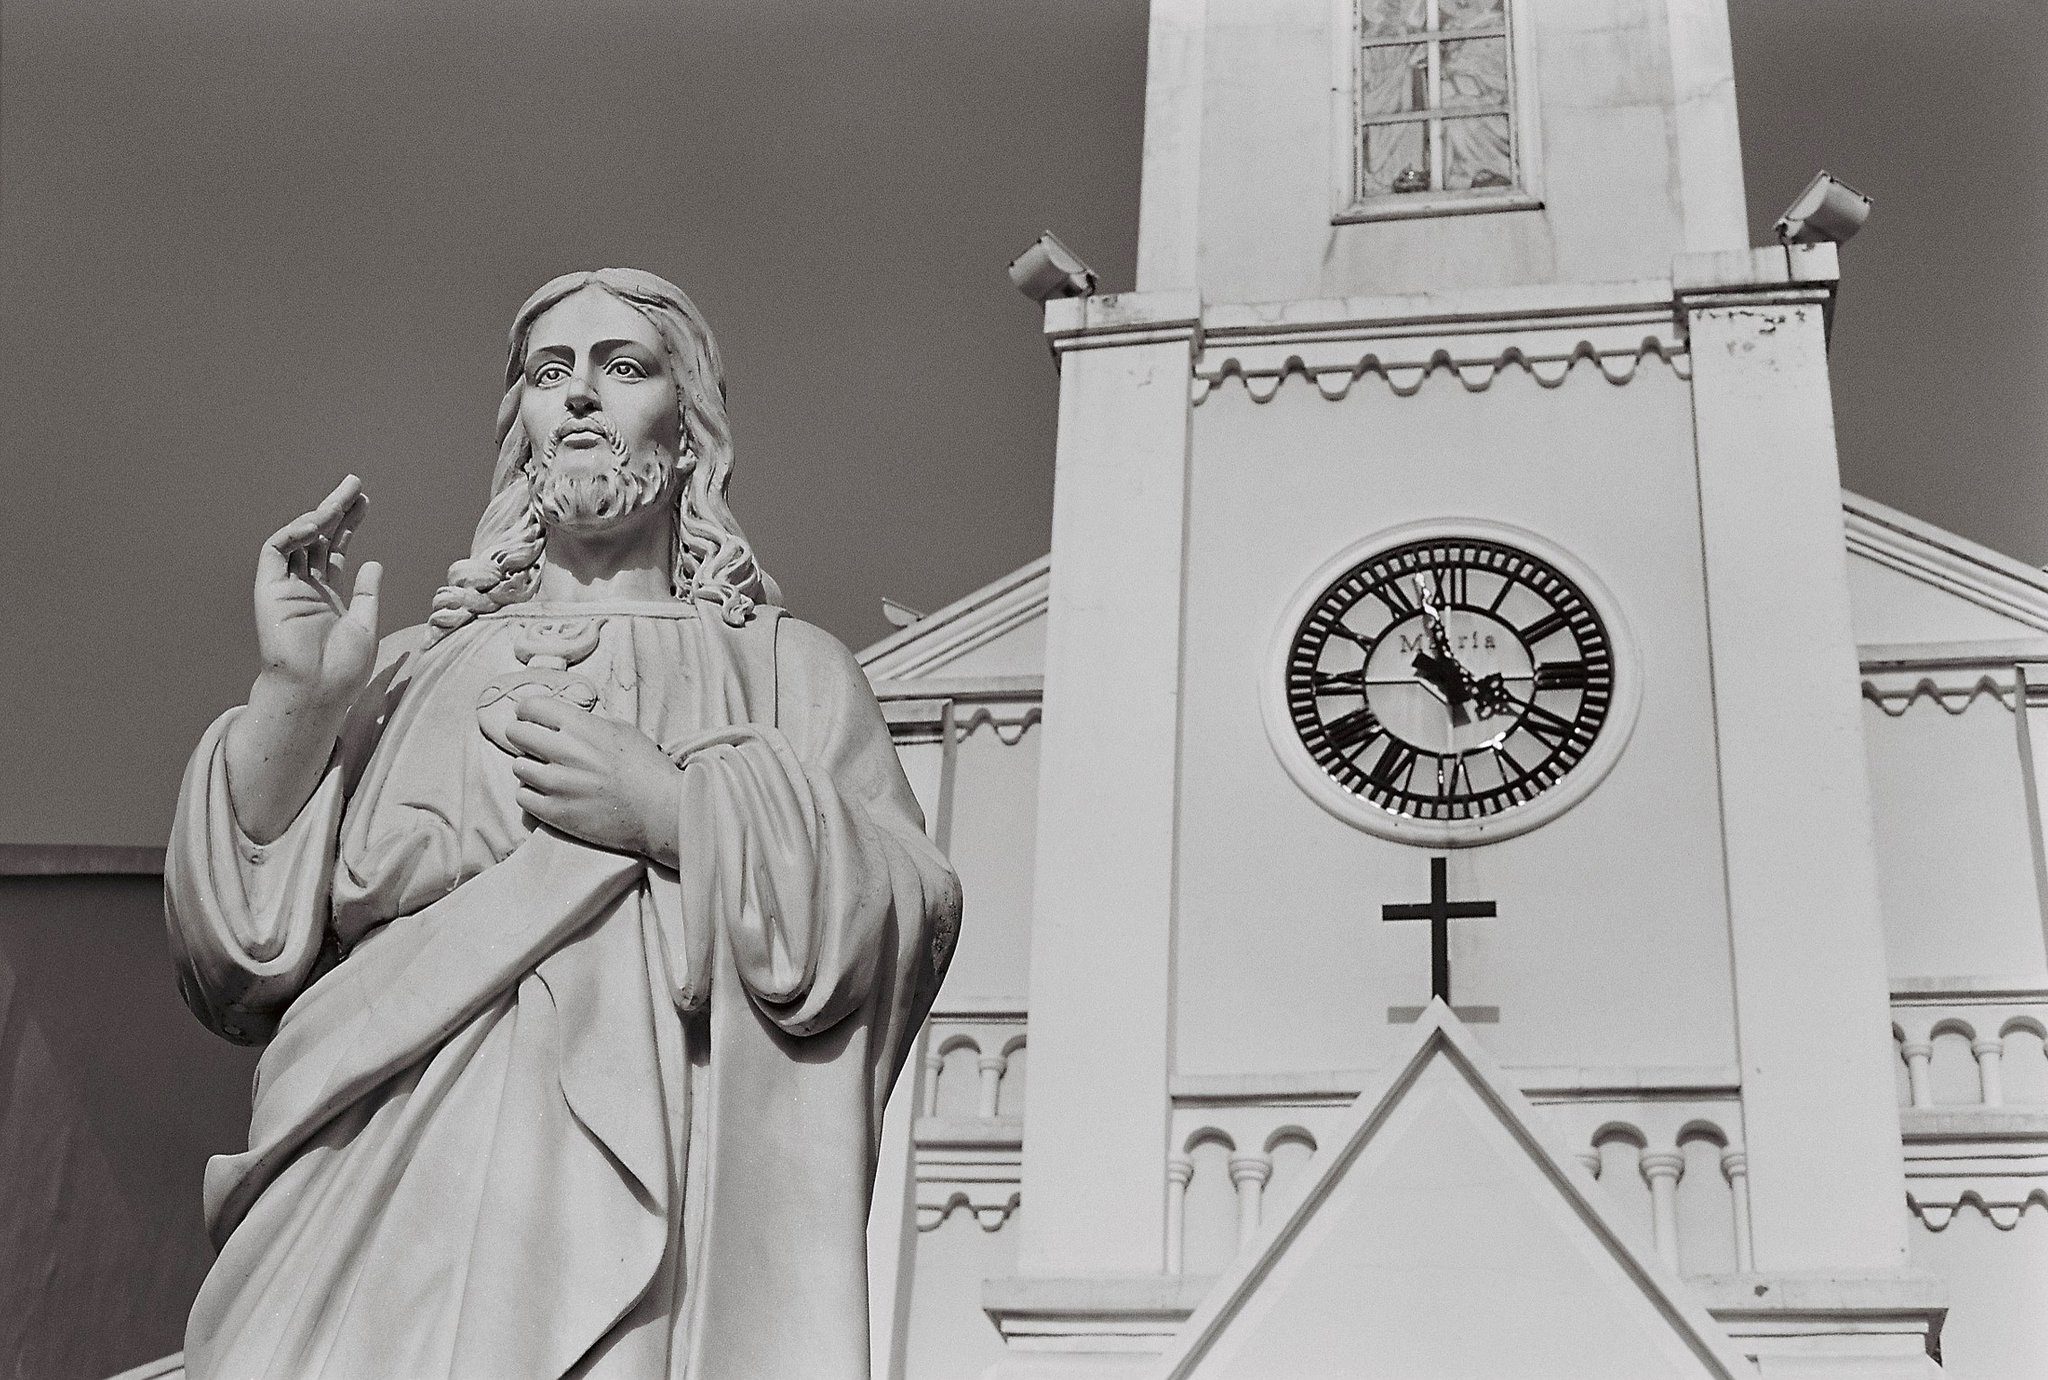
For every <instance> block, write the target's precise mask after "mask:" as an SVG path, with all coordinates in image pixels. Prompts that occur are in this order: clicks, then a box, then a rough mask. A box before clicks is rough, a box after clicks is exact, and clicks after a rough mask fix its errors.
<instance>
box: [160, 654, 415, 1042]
mask: <svg viewBox="0 0 2048 1380" xmlns="http://www.w3.org/2000/svg"><path fill="white" fill-rule="evenodd" d="M413 631H415V630H412V629H408V630H406V633H398V634H393V635H392V637H390V638H387V639H385V644H384V648H383V657H384V661H385V664H384V665H383V667H382V668H381V669H380V671H379V672H378V674H377V675H376V676H375V677H374V678H373V679H372V680H371V682H370V685H369V687H368V688H367V689H366V690H365V691H364V692H363V695H362V696H361V697H360V698H359V699H358V700H357V702H356V704H355V706H354V707H352V708H351V710H350V711H349V716H348V719H347V721H346V722H345V723H344V726H343V728H342V732H341V736H340V741H339V743H338V745H337V747H336V749H335V753H334V756H333V759H332V760H331V761H330V762H329V763H328V766H327V769H326V771H325V772H324V773H323V774H322V776H321V778H320V783H319V785H318V786H316V787H315V788H314V791H313V794H312V796H311V798H310V799H308V800H307V801H306V803H305V805H304V806H303V807H301V809H300V810H299V813H298V815H297V817H296V818H294V819H293V820H292V822H291V824H290V826H289V827H288V828H286V830H285V831H284V833H283V834H281V835H279V836H278V837H277V838H276V839H274V840H272V841H271V842H269V843H257V842H256V841H255V840H253V839H251V838H250V837H249V836H248V834H247V833H245V832H244V831H243V829H242V826H241V824H240V822H239V821H238V820H237V819H236V818H235V809H234V802H233V800H232V799H231V798H230V796H229V793H228V775H227V754H226V752H225V750H224V748H225V744H226V740H227V733H228V727H229V725H231V724H232V723H234V721H235V719H236V718H237V717H239V716H240V715H242V714H244V713H246V712H247V711H246V709H244V708H241V707H237V708H234V709H230V710H228V711H227V712H226V713H225V714H222V715H221V716H220V717H219V718H218V719H216V720H214V722H213V725H212V726H211V727H210V728H208V729H207V730H206V733H205V734H204V736H202V737H201V738H200V740H199V746H198V748H196V749H195V750H194V751H193V753H192V759H191V761H190V762H189V763H188V764H187V765H186V768H185V777H184V781H183V783H182V784H181V785H180V787H179V790H178V805H177V813H176V814H175V815H174V816H173V818H172V821H171V840H170V846H169V848H168V849H167V850H166V852H165V855H164V917H165V920H166V922H167V924H168V926H169V929H170V942H171V955H172V958H173V960H174V961H175V963H176V965H177V972H178V991H179V994H180V995H181V996H183V997H184V999H185V1004H186V1005H187V1006H188V1007H190V1008H191V1009H192V1012H193V1014H194V1015H196V1016H198V1017H199V1019H200V1021H201V1022H202V1023H203V1024H204V1025H206V1027H207V1028H208V1029H210V1030H212V1031H214V1032H215V1033H217V1034H219V1035H222V1036H224V1037H225V1038H227V1039H229V1040H232V1041H234V1042H235V1043H236V1044H245V1045H254V1044H263V1043H265V1042H266V1041H268V1040H269V1039H270V1037H271V1036H272V1035H273V1034H275V1033H276V1031H277V1024H278V1021H279V1020H280V1019H281V1018H282V1017H283V1015H284V1011H285V1008H286V1007H287V1006H289V1005H290V1004H291V1003H292V1001H293V1000H294V999H295V998H297V996H298V995H299V993H301V992H303V991H304V990H305V989H306V987H307V985H308V984H309V983H310V982H311V981H312V980H313V979H314V978H315V977H317V976H318V975H319V973H320V972H321V971H323V970H324V969H325V967H327V966H331V964H332V961H333V958H334V949H333V946H332V945H331V944H330V943H329V934H330V918H331V910H332V905H331V899H330V898H331V895H332V891H333V880H334V866H335V856H336V851H337V846H338V839H339V836H340V832H341V819H342V813H343V811H344V810H345V808H346V807H347V803H348V790H349V786H350V784H351V783H352V781H353V779H354V778H355V776H356V775H358V774H359V772H360V770H361V763H362V761H363V759H364V758H365V757H366V756H367V754H368V752H369V750H370V748H371V747H372V746H374V743H375V740H376V736H377V734H378V732H379V731H380V730H381V728H382V726H383V723H384V719H385V712H384V710H385V706H386V705H387V704H388V703H389V702H390V700H391V699H393V698H395V696H396V693H397V691H396V689H395V687H394V680H395V678H396V675H397V672H398V670H399V666H398V657H399V655H400V650H399V649H400V648H401V647H403V646H404V645H406V642H407V640H409V639H408V638H407V634H410V633H412V632H413Z"/></svg>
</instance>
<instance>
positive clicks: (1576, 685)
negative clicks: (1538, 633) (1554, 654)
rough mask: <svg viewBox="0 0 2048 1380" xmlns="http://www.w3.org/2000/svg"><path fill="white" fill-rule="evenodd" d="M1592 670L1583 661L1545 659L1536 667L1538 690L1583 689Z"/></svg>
mask: <svg viewBox="0 0 2048 1380" xmlns="http://www.w3.org/2000/svg"><path fill="white" fill-rule="evenodd" d="M1591 675H1592V672H1591V671H1590V670H1589V669H1588V668H1587V666H1586V663H1585V662H1583V661H1546V662H1544V663H1543V664H1542V665H1541V666H1538V667H1537V668H1536V688H1537V689H1538V690H1583V689H1585V688H1586V685H1587V682H1588V678H1589V677H1590V676H1591Z"/></svg>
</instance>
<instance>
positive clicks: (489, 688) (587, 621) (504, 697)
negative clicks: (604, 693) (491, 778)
mask: <svg viewBox="0 0 2048 1380" xmlns="http://www.w3.org/2000/svg"><path fill="white" fill-rule="evenodd" d="M603 627H604V620H603V619H602V618H563V619H548V620H544V621H534V622H521V623H520V625H519V627H518V629H517V630H516V631H515V632H514V633H513V636H512V653H513V655H514V656H517V657H518V658H519V660H520V661H521V662H523V663H525V666H526V669H525V670H522V671H512V672H509V673H507V674H505V675H502V676H499V677H497V678H496V679H494V680H492V681H491V682H490V683H489V684H487V685H485V686H484V688H483V690H482V691H481V692H480V693H479V694H478V695H477V697H476V724H477V727H478V728H479V729H481V730H482V731H483V735H484V737H486V738H488V739H490V740H491V742H492V743H493V744H495V745H496V746H497V747H498V748H499V749H500V750H501V751H504V752H507V753H510V754H512V755H513V756H515V757H516V756H518V755H519V749H518V748H516V747H514V746H512V743H511V741H510V740H509V739H508V738H507V737H506V736H505V733H506V730H507V729H509V728H511V727H512V725H513V723H514V722H516V721H517V719H518V717H519V702H520V701H521V700H523V699H527V698H529V697H531V696H534V695H552V696H554V697H555V698H556V699H561V700H566V701H568V702H569V703H570V704H573V705H575V706H576V707H577V708H578V709H583V710H594V709H596V708H597V705H598V701H599V698H600V697H599V694H598V689H597V686H596V685H595V684H593V683H592V682H591V681H590V680H589V679H587V678H586V677H583V676H579V675H576V674H574V673H573V672H571V671H570V670H569V668H570V667H571V666H574V665H576V664H577V663H578V662H580V661H582V660H584V659H585V658H586V657H588V656H589V655H590V654H591V653H592V652H594V651H596V650H597V642H598V634H599V633H600V632H601V631H602V630H603Z"/></svg>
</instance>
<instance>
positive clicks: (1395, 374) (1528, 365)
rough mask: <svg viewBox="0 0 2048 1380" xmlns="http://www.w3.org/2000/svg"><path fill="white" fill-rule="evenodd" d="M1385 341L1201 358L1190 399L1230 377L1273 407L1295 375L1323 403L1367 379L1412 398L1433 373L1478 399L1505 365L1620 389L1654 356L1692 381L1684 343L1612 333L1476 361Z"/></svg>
mask: <svg viewBox="0 0 2048 1380" xmlns="http://www.w3.org/2000/svg"><path fill="white" fill-rule="evenodd" d="M1390 343H1393V344H1396V346H1397V347H1396V348H1393V349H1386V348H1382V347H1379V346H1375V347H1374V348H1371V349H1368V350H1367V351H1366V352H1365V353H1364V354H1363V355H1361V356H1359V357H1358V358H1357V359H1355V360H1350V361H1347V362H1345V363H1341V364H1332V363H1323V362H1320V361H1312V360H1311V359H1309V358H1305V357H1304V356H1303V355H1301V354H1289V355H1287V356H1286V357H1285V358H1284V359H1282V360H1280V361H1279V362H1278V363H1277V364H1276V363H1274V362H1272V360H1271V358H1270V353H1271V351H1270V347H1264V348H1262V349H1261V351H1260V353H1261V354H1263V355H1265V356H1266V357H1265V358H1260V357H1258V356H1256V355H1251V354H1250V352H1245V353H1243V354H1240V353H1236V352H1223V353H1220V354H1219V355H1217V356H1216V357H1215V358H1214V359H1213V361H1212V360H1211V359H1210V358H1209V357H1208V356H1207V355H1206V353H1205V356H1204V358H1203V359H1202V360H1201V361H1200V362H1198V363H1197V365H1196V370H1195V376H1194V379H1193V381H1192V383H1191V385H1190V390H1191V391H1190V394H1189V396H1190V397H1191V398H1192V399H1193V401H1194V402H1195V404H1196V405H1198V406H1199V405H1200V404H1201V403H1202V402H1203V401H1204V400H1205V399H1207V398H1208V396H1209V395H1210V394H1211V393H1212V392H1214V391H1215V390H1216V389H1218V388H1220V387H1222V386H1223V384H1225V383H1226V382H1228V381H1229V380H1231V379H1236V380H1237V381H1238V382H1239V383H1242V384H1243V385H1244V389H1245V392H1247V393H1248V394H1250V395H1251V398H1252V401H1254V402H1261V403H1265V402H1271V401H1272V400H1273V399H1274V397H1275V396H1276V395H1278V393H1279V392H1280V385H1281V384H1283V383H1285V382H1286V381H1287V380H1288V379H1290V378H1297V377H1299V378H1303V379H1307V380H1308V381H1309V382H1311V383H1313V384H1314V385H1315V388H1316V391H1317V392H1318V393H1321V394H1322V395H1323V397H1325V398H1327V399H1329V400H1330V401H1331V402H1337V401H1340V400H1342V399H1343V398H1345V397H1347V396H1349V394H1350V392H1351V389H1352V387H1353V385H1355V384H1356V383H1357V382H1358V381H1359V380H1360V379H1362V378H1365V377H1366V376H1367V375H1369V374H1370V375H1376V376H1377V377H1379V378H1380V379H1382V380H1384V381H1385V383H1386V384H1387V386H1388V387H1389V388H1391V389H1392V390H1393V391H1394V393H1395V395H1396V396H1397V397H1403V398H1406V397H1412V396H1413V395H1414V394H1415V393H1417V392H1418V391H1420V390H1421V388H1422V385H1423V384H1425V383H1427V382H1428V381H1429V379H1430V377H1431V375H1434V374H1450V375H1453V376H1455V377H1456V378H1457V380H1458V382H1459V383H1460V384H1462V385H1463V386H1464V388H1465V391H1466V392H1468V393H1483V392H1485V391H1486V390H1487V389H1488V388H1490V387H1492V386H1493V382H1494V380H1495V379H1497V378H1499V377H1500V373H1501V371H1502V370H1503V369H1506V368H1509V367H1510V366H1515V367H1519V368H1521V369H1522V370H1523V371H1524V372H1526V373H1527V374H1529V376H1530V377H1532V378H1534V379H1535V380H1536V382H1537V383H1539V384H1541V385H1542V386H1543V387H1545V388H1556V387H1559V386H1560V385H1562V384H1563V383H1564V381H1565V379H1566V378H1567V377H1568V376H1569V375H1570V374H1571V372H1572V370H1573V368H1574V367H1575V366H1577V365H1579V364H1581V363H1587V364H1591V365H1592V366H1593V367H1594V368H1595V369H1596V370H1598V371H1599V373H1600V375H1601V377H1603V378H1605V379H1606V380H1607V381H1608V382H1609V383H1612V384H1616V385H1620V384H1624V383H1627V382H1628V381H1629V380H1631V379H1633V378H1634V377H1635V376H1636V372H1637V370H1638V369H1639V368H1641V366H1642V362H1643V361H1644V360H1645V359H1649V358H1651V357H1653V356H1654V357H1655V358H1657V359H1658V360H1661V361H1662V362H1663V363H1665V364H1668V365H1670V366H1671V369H1672V372H1673V373H1675V374H1677V375H1678V377H1679V378H1681V379H1690V378H1691V377H1692V358H1691V355H1690V354H1689V353H1688V352H1687V350H1686V346H1685V343H1684V341H1682V340H1667V339H1665V338H1663V337H1662V336H1660V335H1657V334H1654V333H1653V334H1649V335H1644V336H1641V337H1640V338H1638V339H1636V340H1634V341H1633V342H1631V343H1627V344H1621V343H1617V342H1616V341H1615V340H1614V339H1613V337H1612V335H1611V334H1610V335H1608V336H1607V337H1606V338H1604V339H1595V338H1592V337H1587V338H1581V339H1578V340H1575V341H1573V342H1571V343H1570V344H1569V345H1566V346H1563V347H1562V348H1558V347H1552V348H1547V349H1546V348H1544V347H1543V346H1540V345H1539V346H1533V347H1525V346H1523V345H1520V344H1511V345H1508V346H1506V347H1505V348H1504V349H1501V350H1500V351H1499V352H1498V353H1495V354H1491V355H1477V356H1475V355H1474V354H1472V353H1470V352H1469V351H1459V352H1455V353H1454V352H1453V351H1452V350H1451V349H1449V348H1447V347H1444V346H1438V347H1436V348H1435V349H1432V350H1430V351H1429V353H1428V354H1427V355H1424V356H1422V357H1420V358H1418V357H1417V356H1416V354H1415V353H1412V352H1410V351H1406V350H1402V349H1399V348H1398V344H1401V343H1408V342H1390ZM1415 343H1416V344H1423V343H1425V342H1415ZM1317 353H1321V352H1317Z"/></svg>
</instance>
